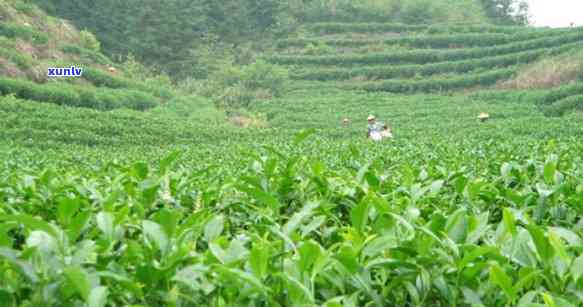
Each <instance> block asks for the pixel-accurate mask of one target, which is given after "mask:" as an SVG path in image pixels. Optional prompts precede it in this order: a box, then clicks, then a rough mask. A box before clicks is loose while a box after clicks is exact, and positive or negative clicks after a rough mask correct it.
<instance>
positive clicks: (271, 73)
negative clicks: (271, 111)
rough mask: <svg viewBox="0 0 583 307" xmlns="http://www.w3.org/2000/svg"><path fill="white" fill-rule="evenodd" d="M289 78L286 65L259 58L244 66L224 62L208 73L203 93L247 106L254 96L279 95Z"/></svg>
mask: <svg viewBox="0 0 583 307" xmlns="http://www.w3.org/2000/svg"><path fill="white" fill-rule="evenodd" d="M288 81H289V72H288V70H287V69H285V68H282V67H279V66H277V65H273V64H270V63H267V62H265V61H262V60H258V61H256V62H255V63H253V64H251V65H247V66H243V67H239V66H234V65H225V66H223V67H222V68H221V69H219V70H218V71H216V72H214V73H213V74H212V75H211V76H210V78H209V80H208V82H207V85H208V86H207V88H206V89H205V94H206V95H207V96H214V97H215V98H217V99H218V103H219V104H223V105H229V106H233V105H242V106H247V105H249V104H250V103H251V102H252V101H253V100H259V99H265V98H266V97H270V96H271V95H274V96H279V95H281V94H282V93H283V92H284V90H285V88H286V86H287V82H288ZM217 93H218V94H217Z"/></svg>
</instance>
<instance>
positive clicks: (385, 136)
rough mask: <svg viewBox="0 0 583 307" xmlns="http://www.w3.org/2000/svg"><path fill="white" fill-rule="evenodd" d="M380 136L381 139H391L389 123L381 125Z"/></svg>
mask: <svg viewBox="0 0 583 307" xmlns="http://www.w3.org/2000/svg"><path fill="white" fill-rule="evenodd" d="M381 137H382V138H383V139H392V138H393V133H392V132H391V128H389V125H387V124H384V125H383V130H382V131H381Z"/></svg>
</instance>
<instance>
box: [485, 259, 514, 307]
mask: <svg viewBox="0 0 583 307" xmlns="http://www.w3.org/2000/svg"><path fill="white" fill-rule="evenodd" d="M490 280H491V282H492V283H493V284H495V285H497V286H499V287H500V288H502V290H503V291H504V294H506V296H507V297H508V299H509V300H511V301H512V300H513V299H514V289H513V287H512V279H511V278H510V277H509V276H508V275H507V274H506V273H505V272H504V271H503V270H502V269H501V268H500V267H499V266H498V265H497V264H495V265H493V266H491V267H490Z"/></svg>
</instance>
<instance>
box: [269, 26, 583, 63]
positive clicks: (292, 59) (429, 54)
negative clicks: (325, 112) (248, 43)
mask: <svg viewBox="0 0 583 307" xmlns="http://www.w3.org/2000/svg"><path fill="white" fill-rule="evenodd" d="M582 40H583V31H574V32H569V33H566V34H563V35H559V36H550V37H543V38H539V39H533V40H527V41H522V42H516V43H512V44H506V45H502V46H494V47H489V48H467V49H461V50H423V49H420V50H410V51H409V50H408V51H402V52H391V53H376V54H365V55H329V56H271V57H268V58H267V59H268V60H269V61H270V62H272V63H276V64H287V65H289V64H311V65H361V64H362V65H372V64H381V63H384V64H388V63H394V64H400V63H415V64H426V63H431V62H443V61H459V60H466V59H472V58H480V57H486V56H497V55H503V54H510V53H516V52H521V51H528V50H533V49H539V48H552V47H556V46H558V45H562V44H568V43H574V42H580V41H582Z"/></svg>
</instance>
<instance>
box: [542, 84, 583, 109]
mask: <svg viewBox="0 0 583 307" xmlns="http://www.w3.org/2000/svg"><path fill="white" fill-rule="evenodd" d="M581 94H583V83H575V84H570V85H565V86H562V87H559V88H556V89H553V90H551V91H549V92H548V93H547V94H546V95H544V96H543V97H542V98H541V99H540V100H539V101H538V102H537V104H539V105H550V104H553V103H554V102H555V101H558V100H562V99H564V98H567V97H569V96H574V95H581Z"/></svg>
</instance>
